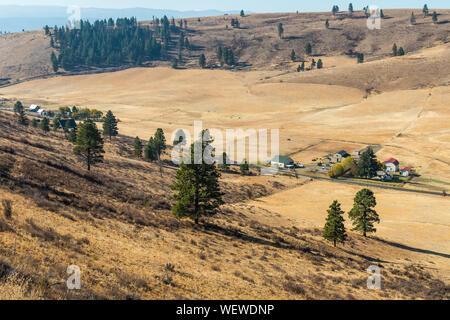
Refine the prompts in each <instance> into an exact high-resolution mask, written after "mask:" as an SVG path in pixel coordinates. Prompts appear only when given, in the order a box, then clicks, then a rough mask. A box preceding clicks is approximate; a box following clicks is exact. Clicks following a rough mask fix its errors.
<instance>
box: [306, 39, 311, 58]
mask: <svg viewBox="0 0 450 320" xmlns="http://www.w3.org/2000/svg"><path fill="white" fill-rule="evenodd" d="M305 51H306V54H307V55H311V53H312V45H311V43H309V42H308V43H307V44H306V48H305Z"/></svg>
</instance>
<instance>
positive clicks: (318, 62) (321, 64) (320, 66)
mask: <svg viewBox="0 0 450 320" xmlns="http://www.w3.org/2000/svg"><path fill="white" fill-rule="evenodd" d="M322 68H323V62H322V59H319V61H317V69H322Z"/></svg>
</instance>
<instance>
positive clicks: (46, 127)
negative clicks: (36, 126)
mask: <svg viewBox="0 0 450 320" xmlns="http://www.w3.org/2000/svg"><path fill="white" fill-rule="evenodd" d="M40 126H41V130H42V131H45V132H49V131H50V120H49V119H48V118H47V117H44V118H43V119H42V121H41V125H40Z"/></svg>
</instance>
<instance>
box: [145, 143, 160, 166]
mask: <svg viewBox="0 0 450 320" xmlns="http://www.w3.org/2000/svg"><path fill="white" fill-rule="evenodd" d="M144 158H145V159H146V160H149V161H156V160H158V155H157V152H156V145H155V139H154V138H153V137H150V140H149V141H148V144H147V146H146V147H145V149H144Z"/></svg>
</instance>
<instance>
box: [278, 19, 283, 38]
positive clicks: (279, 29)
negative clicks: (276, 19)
mask: <svg viewBox="0 0 450 320" xmlns="http://www.w3.org/2000/svg"><path fill="white" fill-rule="evenodd" d="M283 33H284V28H283V24H282V23H281V22H280V23H279V24H278V37H280V39H283Z"/></svg>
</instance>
